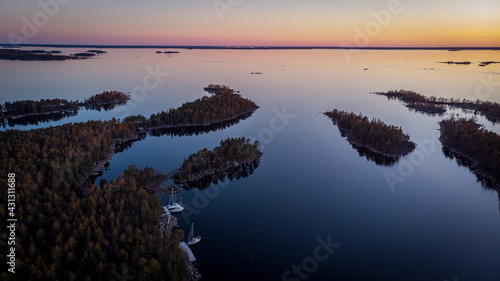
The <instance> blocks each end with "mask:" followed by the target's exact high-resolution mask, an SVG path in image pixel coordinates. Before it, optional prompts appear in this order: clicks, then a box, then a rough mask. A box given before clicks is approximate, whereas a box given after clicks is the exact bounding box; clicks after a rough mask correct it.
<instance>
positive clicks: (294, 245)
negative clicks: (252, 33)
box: [0, 49, 500, 281]
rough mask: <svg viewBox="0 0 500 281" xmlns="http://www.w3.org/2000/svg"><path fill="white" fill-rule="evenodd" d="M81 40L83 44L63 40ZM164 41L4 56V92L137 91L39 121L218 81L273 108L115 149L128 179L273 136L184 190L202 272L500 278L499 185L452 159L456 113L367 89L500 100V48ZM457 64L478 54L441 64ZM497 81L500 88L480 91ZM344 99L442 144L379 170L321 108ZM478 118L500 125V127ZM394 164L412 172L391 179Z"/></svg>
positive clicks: (160, 102) (180, 95) (168, 102)
mask: <svg viewBox="0 0 500 281" xmlns="http://www.w3.org/2000/svg"><path fill="white" fill-rule="evenodd" d="M78 51H85V50H83V49H82V50H74V49H63V52H66V53H75V52H78ZM155 51H156V50H153V49H110V50H108V53H107V54H105V55H103V56H101V57H100V58H98V59H92V60H85V61H66V62H19V61H16V62H10V61H0V73H1V76H0V83H1V85H2V90H1V93H2V94H1V100H0V102H4V101H7V100H19V99H40V98H56V97H60V98H67V99H80V100H82V99H84V98H86V97H88V96H90V95H93V94H96V93H99V92H102V91H104V90H121V91H125V92H131V93H133V94H134V93H135V94H137V95H136V96H135V98H134V99H133V100H132V101H130V102H129V103H128V104H127V105H126V106H122V107H118V108H116V109H115V110H113V111H107V112H104V111H103V112H97V111H80V113H79V114H78V115H77V116H74V117H70V118H66V119H63V120H60V121H56V122H49V123H41V124H39V125H30V126H16V128H19V129H29V128H33V127H45V126H51V125H56V124H62V123H66V122H75V121H84V120H89V119H110V118H113V117H115V118H123V117H125V116H126V115H129V114H145V115H147V116H149V114H151V113H154V112H159V111H161V110H165V109H167V108H169V107H177V106H179V105H180V104H182V103H183V102H186V101H191V100H194V99H197V98H199V97H201V96H202V95H203V94H204V93H203V87H205V86H206V85H208V84H210V83H220V84H227V85H229V86H231V87H232V88H234V89H236V90H239V91H241V94H242V95H243V96H244V97H248V98H250V99H252V100H253V101H255V102H256V103H257V104H258V105H259V106H260V108H259V109H258V110H257V111H256V112H255V113H254V114H253V115H252V116H251V117H250V118H248V119H246V120H244V121H241V122H240V123H239V124H237V125H234V126H232V127H230V128H227V129H225V130H221V131H217V132H211V133H208V134H201V135H198V136H196V135H195V136H188V137H172V136H162V137H147V138H146V139H145V140H143V141H141V142H136V143H134V144H133V146H132V147H131V148H129V149H127V150H125V151H124V152H122V153H120V154H117V155H115V156H114V157H113V159H112V161H111V163H110V164H111V165H110V170H109V171H106V172H105V174H104V177H106V178H108V179H110V178H113V177H116V175H117V174H119V173H120V172H122V171H123V170H124V169H125V168H126V167H127V166H128V165H130V164H136V165H137V166H138V167H141V168H142V167H145V166H150V167H153V168H155V169H158V170H160V171H163V172H169V171H171V170H172V169H174V168H176V167H178V166H179V165H180V164H181V163H182V160H183V159H184V158H185V157H187V156H188V155H189V154H191V153H194V152H196V151H198V150H200V149H203V148H205V147H207V148H209V149H211V148H213V147H215V146H217V145H218V143H219V142H220V140H222V139H225V138H227V137H240V136H246V137H252V138H253V139H256V140H259V141H260V142H261V143H263V152H264V155H263V157H262V159H261V161H260V165H259V167H258V168H257V169H256V170H255V171H254V173H253V174H252V175H250V176H248V177H245V178H240V179H239V180H237V179H233V180H232V181H229V180H226V181H224V182H223V183H219V185H212V186H211V187H210V188H208V189H206V190H204V191H200V190H190V191H182V192H181V193H180V195H179V196H182V197H183V202H184V203H185V204H186V207H187V210H186V212H184V213H183V214H180V215H177V218H178V219H179V223H180V224H181V228H183V229H188V224H189V223H190V222H194V223H195V231H196V232H197V234H199V235H201V236H202V242H201V243H200V244H198V245H196V246H193V247H192V249H193V251H194V253H195V255H196V257H197V259H198V268H199V269H200V272H201V273H202V275H203V277H204V279H203V280H282V277H283V273H285V272H286V271H287V270H291V271H292V270H293V269H292V267H293V266H294V265H298V266H301V267H302V266H305V267H306V270H307V271H306V270H304V269H302V272H303V273H297V274H294V273H291V274H289V275H286V276H285V277H287V278H289V279H288V280H302V279H305V278H306V277H307V278H308V279H307V280H436V281H442V280H445V279H448V280H454V278H455V277H457V278H458V280H500V267H499V266H498V264H499V261H500V211H499V210H500V209H499V197H498V194H497V193H496V192H493V191H492V190H491V189H488V188H485V187H483V185H482V184H481V183H479V182H478V181H477V179H476V176H475V175H474V174H472V173H471V172H470V171H469V169H468V168H466V167H462V166H459V165H458V164H457V163H456V162H455V160H452V159H449V158H446V157H445V156H444V154H443V152H442V151H441V145H440V144H439V142H438V141H437V139H436V130H437V128H438V124H437V122H438V121H439V120H441V119H442V118H443V117H440V116H428V115H423V114H419V113H415V112H410V111H408V110H407V109H406V108H405V107H404V106H403V105H402V104H401V103H399V102H398V101H389V100H387V99H386V98H385V97H380V96H375V95H370V94H369V93H370V92H373V91H386V90H391V89H412V90H415V91H418V92H421V93H423V94H424V95H436V96H441V97H448V98H451V97H454V98H465V97H468V98H473V99H476V98H480V99H487V100H491V101H495V102H500V85H498V83H499V82H500V64H492V65H489V66H486V67H479V66H478V65H477V62H479V61H487V60H491V61H500V52H493V51H462V52H448V51H364V52H358V53H354V54H352V55H351V56H350V58H351V61H348V60H346V58H345V56H344V53H343V52H342V51H333V50H300V51H297V50H294V51H290V50H277V51H269V50H268V51H264V50H255V51H247V50H245V51H244V50H225V51H224V50H180V53H179V54H173V55H171V56H169V55H166V54H161V55H160V54H155ZM448 60H454V61H464V60H468V61H471V62H473V64H471V65H469V66H458V65H447V64H438V63H436V62H439V61H448ZM157 67H158V69H159V70H160V71H161V72H165V73H167V72H168V76H166V75H165V74H162V75H161V76H160V77H159V79H158V81H159V83H158V84H157V85H155V87H148V88H149V89H150V90H146V91H145V94H144V92H143V93H141V94H140V95H139V94H138V93H139V92H138V91H137V89H138V88H134V87H137V86H141V85H143V80H144V77H146V76H147V75H148V73H149V72H148V70H147V69H148V68H150V69H156V68H157ZM365 68H368V70H364V69H365ZM251 72H262V74H261V75H251V74H250V73H251ZM160 80H161V81H160ZM155 81H156V80H149V82H151V83H153V82H155ZM482 81H483V82H482ZM484 81H493V84H491V83H490V85H489V86H488V87H485V86H481V85H482V84H485V82H484ZM495 83H496V84H495ZM486 84H487V83H486ZM134 89H135V90H134ZM476 89H479V91H478V92H477V91H476V96H474V92H475V90H476ZM478 95H479V96H478ZM334 108H337V109H342V110H350V111H355V112H362V113H363V114H364V115H366V116H369V117H377V118H380V119H381V120H383V121H384V122H386V123H388V124H393V125H398V126H402V127H403V130H404V131H405V132H407V133H408V134H409V135H410V137H411V138H412V140H414V141H415V140H418V141H421V142H423V143H425V144H427V146H426V147H427V148H428V149H427V150H425V151H424V150H422V148H421V147H422V146H419V147H418V148H417V150H416V151H414V152H413V153H411V154H410V155H408V156H406V157H404V158H402V159H400V161H399V162H397V163H396V164H395V165H393V166H379V165H377V164H376V163H375V162H372V161H368V160H367V159H366V158H365V157H361V156H360V155H359V154H358V152H357V151H356V150H355V149H353V148H352V147H351V146H350V145H349V143H348V142H347V141H346V140H345V138H343V137H341V136H340V133H339V131H338V130H337V128H336V127H335V126H333V125H332V122H331V121H330V120H329V119H328V118H326V117H325V116H324V115H322V114H320V112H324V111H327V110H332V109H334ZM284 112H285V113H286V114H288V118H284V117H283V115H284V114H285V113H284ZM454 113H458V114H460V116H463V115H464V113H462V112H461V111H455V112H454ZM286 114H285V115H286ZM277 116H278V117H279V116H280V117H281V118H284V119H283V120H285V121H286V124H284V123H283V121H282V119H280V118H278V117H277ZM446 116H448V115H446ZM446 116H445V117H446ZM292 117H293V118H292ZM478 120H479V122H480V123H482V124H484V125H485V126H486V127H487V128H489V129H490V130H493V131H495V132H497V133H500V125H498V124H497V125H494V124H492V123H491V122H488V121H487V120H485V119H484V118H482V117H478ZM387 174H391V175H395V176H397V177H398V179H399V181H398V182H396V183H395V185H393V186H392V188H391V185H390V184H388V182H387V181H386V178H385V175H387ZM160 198H161V200H162V202H163V203H166V202H167V201H168V198H167V197H162V196H160ZM328 237H330V240H331V242H333V243H338V244H340V246H339V247H337V248H335V249H334V252H333V253H331V254H329V255H327V256H325V254H326V253H327V252H326V251H324V250H320V252H319V254H320V256H321V257H323V258H321V259H322V260H323V261H315V260H314V258H310V257H314V252H315V249H316V248H317V247H318V246H319V245H321V243H320V242H318V239H323V240H325V241H326V240H328V239H327V238H328ZM337 246H338V245H337ZM325 259H326V260H325ZM294 278H295V279H294Z"/></svg>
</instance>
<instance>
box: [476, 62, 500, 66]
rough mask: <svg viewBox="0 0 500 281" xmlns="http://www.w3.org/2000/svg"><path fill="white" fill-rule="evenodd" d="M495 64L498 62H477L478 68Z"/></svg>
mask: <svg viewBox="0 0 500 281" xmlns="http://www.w3.org/2000/svg"><path fill="white" fill-rule="evenodd" d="M495 63H500V61H480V62H479V66H482V67H484V66H487V65H490V64H495Z"/></svg>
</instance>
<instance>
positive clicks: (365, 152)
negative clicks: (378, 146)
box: [339, 129, 401, 167]
mask: <svg viewBox="0 0 500 281" xmlns="http://www.w3.org/2000/svg"><path fill="white" fill-rule="evenodd" d="M339 132H340V135H341V136H342V137H344V138H347V134H346V133H345V132H344V131H342V130H341V129H339ZM349 144H350V145H351V146H352V148H354V149H356V151H358V154H359V156H360V157H365V158H366V160H368V161H371V162H375V164H377V165H379V166H386V167H390V166H393V165H394V164H396V163H397V162H398V161H399V158H401V157H399V156H398V157H389V156H385V155H383V154H380V153H377V152H373V151H371V150H370V149H368V148H366V147H364V146H359V145H356V144H353V143H350V142H349Z"/></svg>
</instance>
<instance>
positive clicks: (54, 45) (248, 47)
mask: <svg viewBox="0 0 500 281" xmlns="http://www.w3.org/2000/svg"><path fill="white" fill-rule="evenodd" d="M0 46H2V47H3V48H8V47H9V46H10V47H52V48H82V47H85V48H87V47H88V48H111V49H114V48H116V49H119V48H130V49H133V48H150V49H153V48H159V49H161V48H163V49H229V50H231V49H233V50H237V49H242V50H251V49H255V50H262V49H297V50H298V49H349V50H356V49H358V50H500V46H484V47H475V46H469V47H462V46H373V47H368V46H367V47H353V46H314V45H310V46H306V45H304V46H296V45H268V46H266V45H241V46H238V45H157V44H63V43H41V44H36V43H34V44H10V43H0Z"/></svg>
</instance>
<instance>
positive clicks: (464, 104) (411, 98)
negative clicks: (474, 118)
mask: <svg viewBox="0 0 500 281" xmlns="http://www.w3.org/2000/svg"><path fill="white" fill-rule="evenodd" d="M372 94H375V95H381V96H386V97H387V98H388V99H398V100H400V101H403V102H405V103H407V105H406V106H407V107H409V108H413V109H416V110H420V111H426V112H430V113H443V112H445V111H446V109H445V108H444V107H445V106H448V107H451V108H460V109H463V110H465V111H468V110H470V111H474V112H477V113H480V114H482V115H484V116H485V117H486V118H487V119H488V120H490V121H492V122H499V121H500V104H499V103H496V102H491V101H481V100H476V101H472V100H467V99H462V100H460V99H453V98H451V99H447V98H438V97H436V96H430V97H426V96H424V95H421V94H419V93H416V92H414V91H411V90H391V91H388V92H374V93H372ZM443 110H444V111H443Z"/></svg>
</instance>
